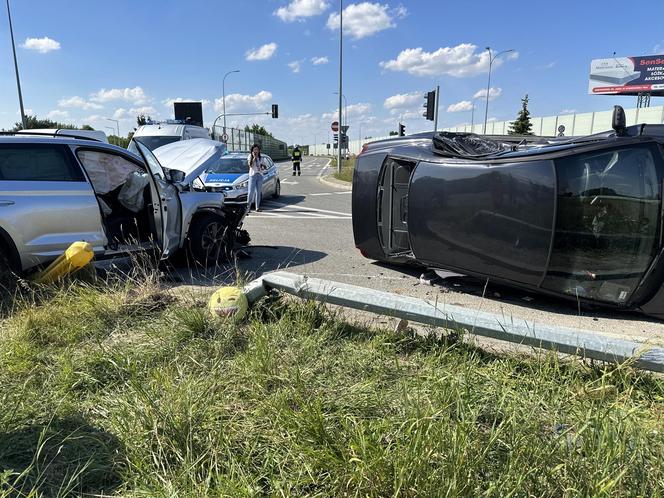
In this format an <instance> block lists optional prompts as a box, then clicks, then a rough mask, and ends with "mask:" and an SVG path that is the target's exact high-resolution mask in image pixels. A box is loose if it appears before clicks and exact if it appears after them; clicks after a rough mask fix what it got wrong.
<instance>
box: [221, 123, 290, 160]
mask: <svg viewBox="0 0 664 498" xmlns="http://www.w3.org/2000/svg"><path fill="white" fill-rule="evenodd" d="M223 133H224V128H223V126H219V125H216V126H215V127H214V138H215V139H216V140H219V141H221V136H222V134H223ZM226 135H228V140H227V141H226V145H227V147H228V150H229V151H230V152H244V151H247V152H248V151H249V149H250V148H251V146H252V145H254V144H258V145H260V146H261V150H262V151H263V152H265V154H267V155H268V156H270V157H271V158H272V159H275V160H277V161H279V160H282V159H288V157H289V156H288V146H287V145H286V142H282V141H281V140H277V139H276V138H274V137H270V136H268V135H261V134H260V133H254V132H251V131H245V130H238V129H237V128H228V127H227V128H226Z"/></svg>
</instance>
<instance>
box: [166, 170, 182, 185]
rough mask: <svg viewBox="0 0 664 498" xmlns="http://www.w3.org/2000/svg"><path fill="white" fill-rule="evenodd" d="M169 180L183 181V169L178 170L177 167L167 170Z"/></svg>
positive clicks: (174, 181)
mask: <svg viewBox="0 0 664 498" xmlns="http://www.w3.org/2000/svg"><path fill="white" fill-rule="evenodd" d="M168 176H169V177H170V180H171V182H173V183H181V182H183V181H184V177H185V174H184V171H180V170H177V169H172V170H170V171H169V175H168Z"/></svg>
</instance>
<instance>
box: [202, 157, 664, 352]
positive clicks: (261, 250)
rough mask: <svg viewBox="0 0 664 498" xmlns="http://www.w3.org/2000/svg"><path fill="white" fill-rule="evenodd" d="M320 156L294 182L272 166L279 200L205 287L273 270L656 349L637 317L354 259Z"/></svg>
mask: <svg viewBox="0 0 664 498" xmlns="http://www.w3.org/2000/svg"><path fill="white" fill-rule="evenodd" d="M328 163H329V160H328V159H327V158H322V157H317V158H311V157H307V158H305V161H304V162H303V165H302V175H301V176H297V177H294V176H291V165H290V163H282V164H281V165H280V176H281V193H282V195H281V197H280V198H278V199H267V200H265V202H264V204H263V205H262V207H263V211H262V212H260V213H258V212H252V213H251V214H250V215H249V216H248V217H247V219H246V222H245V228H246V229H247V230H248V231H249V233H250V235H251V238H252V241H251V245H250V246H249V248H248V250H247V253H248V255H249V256H250V257H248V258H246V259H240V260H239V261H238V265H237V268H230V269H229V268H226V269H224V270H223V273H222V272H216V273H215V274H214V275H210V273H209V272H208V275H207V277H206V278H208V282H207V283H208V285H216V284H218V283H219V282H220V280H223V277H224V275H225V276H227V277H228V276H231V277H236V276H239V277H240V278H242V279H247V280H248V279H251V278H255V277H257V276H260V275H261V274H262V273H265V272H269V271H274V270H278V269H280V270H288V271H291V272H295V273H300V274H306V275H309V276H311V277H317V278H325V279H329V280H334V281H339V282H345V283H350V284H354V285H361V286H364V287H370V288H373V289H380V290H385V291H390V292H394V293H398V294H403V295H409V296H415V297H421V298H425V299H430V300H433V301H436V302H438V303H439V304H443V303H447V304H454V305H459V306H464V307H468V308H472V309H478V310H482V311H488V312H495V313H500V314H502V315H503V316H505V317H506V319H510V318H512V319H515V320H518V319H519V318H524V319H531V320H536V321H539V322H543V323H548V324H558V325H562V326H568V327H577V328H583V329H588V330H595V331H598V332H601V333H603V334H606V335H613V336H619V337H623V338H632V339H635V340H641V341H648V342H653V343H658V344H662V345H664V322H661V321H656V320H652V319H648V318H644V317H643V316H641V315H638V314H632V313H616V312H607V311H604V310H596V309H595V310H593V309H590V310H589V309H579V308H578V306H577V305H576V303H569V302H566V301H561V300H555V299H551V298H548V297H543V296H539V295H536V294H528V293H525V292H523V291H515V290H512V289H508V288H503V287H499V286H494V285H491V284H489V285H486V283H485V282H479V281H476V280H474V279H471V278H469V277H461V276H450V277H448V278H445V279H442V280H441V281H440V282H438V283H436V284H435V285H433V286H431V285H426V284H424V283H421V282H420V278H419V277H420V274H421V271H418V270H412V269H407V268H403V267H399V266H386V265H382V264H378V263H376V262H373V261H370V260H367V259H365V258H364V257H362V256H361V255H360V253H359V251H358V250H357V249H356V248H355V244H354V241H353V233H352V221H351V194H350V189H349V187H346V186H340V185H334V184H329V183H324V182H323V181H321V180H322V178H323V177H324V176H326V175H329V174H331V171H330V168H329V166H328Z"/></svg>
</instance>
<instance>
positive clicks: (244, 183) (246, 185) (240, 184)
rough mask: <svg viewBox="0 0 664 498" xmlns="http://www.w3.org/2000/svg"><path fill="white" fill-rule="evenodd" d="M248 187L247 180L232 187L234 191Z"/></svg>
mask: <svg viewBox="0 0 664 498" xmlns="http://www.w3.org/2000/svg"><path fill="white" fill-rule="evenodd" d="M248 186H249V180H247V181H246V182H242V183H237V184H235V185H233V187H234V188H236V189H241V188H247V187H248Z"/></svg>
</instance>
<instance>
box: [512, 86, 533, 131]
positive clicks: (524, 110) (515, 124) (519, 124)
mask: <svg viewBox="0 0 664 498" xmlns="http://www.w3.org/2000/svg"><path fill="white" fill-rule="evenodd" d="M532 128H533V124H532V123H531V122H530V111H529V110H528V94H526V96H525V97H524V98H522V99H521V110H520V111H519V114H518V115H517V117H516V120H514V121H512V122H511V123H510V129H509V130H507V134H508V135H532V134H533V132H532V131H531V130H532Z"/></svg>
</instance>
